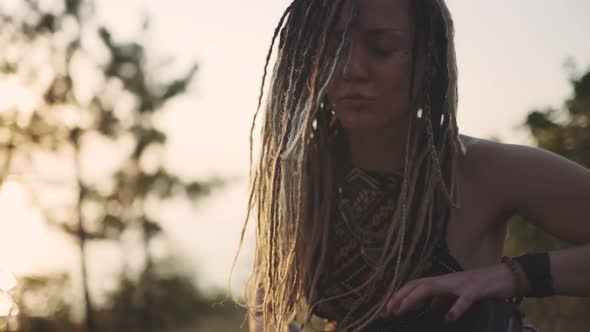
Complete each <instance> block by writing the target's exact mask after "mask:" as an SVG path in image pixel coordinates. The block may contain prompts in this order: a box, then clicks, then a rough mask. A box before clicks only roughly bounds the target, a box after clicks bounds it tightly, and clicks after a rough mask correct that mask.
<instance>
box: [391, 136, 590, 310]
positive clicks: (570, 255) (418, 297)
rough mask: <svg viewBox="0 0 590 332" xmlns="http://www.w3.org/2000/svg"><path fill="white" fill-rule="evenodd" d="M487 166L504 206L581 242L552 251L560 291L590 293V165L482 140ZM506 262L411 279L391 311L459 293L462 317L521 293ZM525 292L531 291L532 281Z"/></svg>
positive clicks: (490, 184)
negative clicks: (476, 306) (486, 302)
mask: <svg viewBox="0 0 590 332" xmlns="http://www.w3.org/2000/svg"><path fill="white" fill-rule="evenodd" d="M468 153H473V154H476V156H475V160H477V162H478V163H480V164H479V165H478V166H477V168H478V169H480V170H482V172H484V171H485V173H486V174H481V176H479V177H478V178H479V179H481V181H482V182H484V183H483V185H484V186H485V187H486V188H489V190H490V191H491V193H490V197H491V199H494V200H496V202H494V204H497V206H498V208H499V210H503V211H509V212H512V213H517V214H519V215H521V216H523V217H524V218H525V220H527V221H528V222H531V223H534V224H535V225H537V226H539V227H540V228H542V229H544V230H545V231H547V232H549V233H550V234H552V235H554V236H556V237H558V238H560V239H562V240H565V241H569V242H571V243H574V244H576V246H573V247H571V248H567V249H563V250H556V251H551V252H549V262H550V267H551V274H552V280H553V283H552V288H553V292H554V294H555V295H570V296H590V170H588V169H585V168H584V167H582V166H580V165H578V164H576V163H574V162H572V161H570V160H568V159H565V158H563V157H560V156H558V155H556V154H554V153H551V152H548V151H545V150H542V149H538V148H532V147H528V146H522V145H513V144H501V143H495V142H491V141H486V140H481V141H480V142H478V144H477V148H476V149H472V150H470V152H468ZM515 288H516V287H515V284H514V279H513V276H512V274H511V272H510V269H509V268H508V267H507V266H506V265H505V264H495V265H492V266H488V267H484V268H479V269H474V270H470V271H464V272H459V273H452V274H448V275H444V276H440V277H433V278H421V279H416V280H412V281H410V282H408V283H407V284H405V285H404V286H403V287H402V288H401V289H400V290H398V292H396V294H394V296H393V297H392V298H391V299H390V300H389V302H388V306H387V308H388V310H387V312H386V313H385V315H391V314H398V315H399V314H403V313H405V312H407V311H408V310H411V309H413V308H414V307H415V306H416V305H418V304H419V303H421V302H423V301H425V300H427V299H430V298H433V297H437V296H448V295H453V296H456V297H457V300H456V301H455V303H454V305H453V306H452V307H451V309H450V310H449V311H448V314H447V319H449V320H454V319H457V318H458V317H459V316H461V315H462V314H463V313H464V312H465V311H466V310H467V309H469V307H470V306H471V305H472V304H473V303H474V302H475V301H477V300H480V299H485V298H507V297H511V296H514V295H516V289H515ZM524 288H525V289H524V291H525V292H524V293H525V294H527V292H530V285H529V284H528V282H526V283H525V285H524Z"/></svg>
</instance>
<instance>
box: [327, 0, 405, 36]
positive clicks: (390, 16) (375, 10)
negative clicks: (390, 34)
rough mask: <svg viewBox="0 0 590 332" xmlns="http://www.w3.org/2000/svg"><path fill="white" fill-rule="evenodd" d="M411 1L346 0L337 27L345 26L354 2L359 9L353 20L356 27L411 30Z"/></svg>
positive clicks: (339, 28)
mask: <svg viewBox="0 0 590 332" xmlns="http://www.w3.org/2000/svg"><path fill="white" fill-rule="evenodd" d="M410 1H412V0H345V3H344V7H343V10H342V11H341V13H340V17H339V18H338V22H337V25H336V27H337V29H338V30H342V29H344V28H345V26H346V22H347V20H348V18H349V15H350V12H351V10H352V7H353V2H354V4H356V7H357V10H358V16H356V17H355V18H354V20H353V22H352V24H353V26H354V27H355V28H357V29H361V30H364V29H373V28H380V29H385V28H386V29H395V30H400V31H407V32H409V31H410V29H411V24H410Z"/></svg>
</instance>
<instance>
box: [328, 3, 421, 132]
mask: <svg viewBox="0 0 590 332" xmlns="http://www.w3.org/2000/svg"><path fill="white" fill-rule="evenodd" d="M352 1H354V0H349V1H347V2H346V3H345V5H344V8H343V10H342V12H341V13H340V15H339V17H338V21H337V25H336V31H335V32H336V34H337V35H338V34H342V33H344V30H345V29H346V25H347V22H348V20H349V18H350V17H351V16H350V15H351V13H352V12H351V10H354V9H356V11H355V12H354V13H355V15H354V16H353V18H352V21H351V22H350V24H351V25H350V30H349V39H348V41H349V43H348V47H347V48H346V50H345V52H344V53H343V54H342V58H341V60H340V62H339V64H338V69H337V71H336V73H335V76H334V78H333V80H332V82H331V84H330V87H329V89H328V99H329V102H330V104H331V105H332V109H333V110H334V113H335V115H336V118H337V119H338V120H339V121H340V123H341V124H342V125H343V126H344V127H345V128H350V129H353V128H356V129H371V128H373V129H376V128H383V127H389V126H391V125H392V124H394V123H397V122H399V121H401V120H402V119H404V118H405V116H406V115H407V114H408V113H409V108H410V100H409V91H410V84H411V75H412V61H413V56H412V49H413V43H414V24H413V19H412V16H413V15H412V12H413V10H412V6H411V1H412V0H358V1H357V2H356V8H355V5H354V4H353V2H352Z"/></svg>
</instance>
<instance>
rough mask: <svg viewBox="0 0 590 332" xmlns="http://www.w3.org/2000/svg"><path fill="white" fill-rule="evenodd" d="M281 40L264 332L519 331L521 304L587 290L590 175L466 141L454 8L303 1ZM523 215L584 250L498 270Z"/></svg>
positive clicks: (260, 176)
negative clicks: (308, 331) (321, 322)
mask: <svg viewBox="0 0 590 332" xmlns="http://www.w3.org/2000/svg"><path fill="white" fill-rule="evenodd" d="M275 38H278V39H279V42H278V53H277V60H276V64H275V66H274V71H273V73H272V79H271V85H270V90H269V95H268V102H267V105H266V107H265V114H264V119H263V125H262V151H261V154H260V157H259V158H260V159H259V161H258V163H257V165H256V168H255V170H254V172H253V173H252V172H251V174H252V177H253V182H252V193H251V197H250V204H249V209H248V212H249V213H248V214H250V212H251V210H255V213H256V221H257V224H256V234H257V239H256V252H257V255H256V259H255V269H254V271H253V275H252V278H251V282H250V283H249V288H248V289H249V290H250V293H249V294H250V296H249V297H248V299H249V300H253V299H254V298H256V299H257V300H258V301H256V303H257V305H256V306H252V307H251V308H250V309H251V311H252V313H253V316H252V319H251V329H252V330H256V329H258V330H264V331H285V330H287V326H288V325H289V323H291V322H292V321H293V319H294V318H295V316H296V314H297V313H301V312H303V316H302V317H303V322H306V323H307V325H308V326H309V321H310V320H309V318H310V317H311V316H312V315H316V316H319V317H322V318H325V319H327V320H329V321H331V322H332V324H331V325H332V326H333V327H335V328H336V329H337V330H338V331H402V330H403V331H443V330H444V331H447V330H448V331H464V330H470V331H476V330H477V331H485V329H488V330H494V331H498V330H499V329H498V328H497V327H494V326H502V330H503V331H508V330H511V331H515V330H516V329H519V327H518V323H519V321H518V318H519V316H518V313H519V312H518V310H517V304H518V303H519V300H518V299H519V298H520V297H521V296H522V295H525V296H536V297H540V296H549V295H553V294H561V295H576V296H584V295H589V294H590V283H589V282H588V280H590V245H589V244H588V243H589V242H590V227H588V226H590V223H589V222H590V218H589V217H588V215H589V214H590V208H589V207H588V204H587V201H588V199H589V197H590V171H588V170H586V169H584V168H582V167H580V166H578V165H577V164H575V163H573V162H570V161H568V160H566V159H563V158H561V157H558V156H556V155H554V154H552V153H549V152H546V151H544V150H540V149H535V148H530V147H525V146H519V145H510V144H500V143H496V142H492V141H487V140H483V139H478V138H475V137H468V136H465V135H461V134H459V131H458V128H457V122H456V106H457V94H456V84H457V72H456V68H455V58H454V56H455V55H454V44H453V25H452V21H451V17H450V14H449V12H448V10H447V8H446V6H445V4H444V2H443V1H442V0H333V1H321V0H295V1H293V3H292V4H291V5H290V6H289V8H288V9H287V10H286V12H285V14H284V16H283V18H282V19H281V22H280V23H279V26H278V27H277V29H276V32H275ZM275 38H273V44H274V43H275ZM272 49H273V46H271V52H270V53H272ZM270 53H269V57H268V58H267V63H268V59H270V55H271V54H270ZM265 73H266V71H265ZM265 75H266V74H265ZM262 90H264V80H263V89H262ZM261 98H262V96H261ZM254 121H256V117H255V120H254ZM253 128H254V124H253ZM516 213H518V214H520V215H522V216H524V217H525V218H526V219H527V220H529V221H531V222H534V223H535V224H537V225H538V226H540V227H542V228H544V229H545V230H547V231H549V232H550V233H552V234H554V235H556V236H558V237H559V238H562V239H565V240H568V241H571V242H573V243H577V244H580V245H579V246H576V247H573V248H570V249H567V250H561V251H555V252H549V253H538V254H530V255H525V256H521V257H518V258H515V259H514V260H512V259H508V258H502V261H501V257H502V248H503V241H504V238H505V234H506V226H507V221H508V219H509V218H510V217H511V216H512V215H514V214H516ZM247 219H248V218H247ZM244 227H246V225H245V226H244ZM583 243H586V244H584V245H582V244H583ZM574 269H575V270H576V273H575V274H572V273H570V271H572V270H574ZM252 294H256V296H253V295H252ZM250 303H252V302H250ZM493 313H496V314H494V315H495V317H496V318H493V319H491V320H490V321H488V322H484V320H486V319H489V317H491V316H492V314H493ZM477 324H483V325H479V326H478V325H477ZM494 324H497V325H494ZM510 324H513V326H512V327H511V326H510ZM476 326H477V327H476ZM291 328H293V325H291ZM484 328H485V329H484Z"/></svg>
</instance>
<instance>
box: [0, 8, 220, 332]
mask: <svg viewBox="0 0 590 332" xmlns="http://www.w3.org/2000/svg"><path fill="white" fill-rule="evenodd" d="M53 5H54V6H48V5H47V2H46V1H37V0H26V1H23V2H22V3H20V6H19V7H18V9H17V10H16V11H15V12H13V13H8V12H5V11H2V10H0V12H1V13H3V14H0V31H2V32H1V33H0V75H1V77H3V78H4V79H12V80H17V81H18V83H19V84H20V85H22V86H24V87H26V89H28V91H30V92H31V95H32V96H35V98H34V99H35V102H34V103H33V105H32V107H31V109H30V110H23V109H22V107H21V108H19V107H13V108H12V109H10V110H0V126H1V129H0V130H1V131H2V133H0V144H1V145H2V150H1V152H2V153H3V155H4V159H3V162H2V163H0V165H1V168H0V170H1V171H3V173H2V174H0V184H1V183H2V180H3V179H5V178H6V176H7V175H8V174H11V176H12V177H13V178H16V179H18V178H17V177H16V175H18V174H26V173H31V172H34V173H37V172H38V171H39V170H38V169H36V168H37V166H38V165H37V164H36V162H37V160H39V159H38V156H39V155H40V154H47V153H50V154H54V155H58V156H60V158H61V159H62V160H61V162H63V163H64V168H67V167H68V165H70V167H71V170H72V172H69V173H68V176H69V178H68V179H67V180H66V182H65V183H59V185H60V186H61V187H66V189H67V190H69V191H70V193H73V195H72V197H74V198H73V199H72V201H71V202H70V205H69V206H65V205H61V206H58V207H55V206H47V204H44V202H43V200H42V199H41V198H40V197H41V196H40V194H39V193H40V191H41V189H40V188H41V187H43V186H44V185H45V184H44V183H40V182H35V183H29V182H27V181H24V180H23V181H22V184H23V185H27V187H28V188H29V189H30V191H31V193H32V195H34V197H37V199H38V202H37V203H38V208H40V209H42V210H43V211H44V214H45V217H46V219H47V221H48V222H49V223H51V224H52V225H55V226H57V227H59V228H60V229H61V230H63V231H64V232H66V233H67V234H70V235H71V236H72V238H73V239H75V240H76V241H77V243H78V248H79V253H80V266H81V275H82V283H83V293H84V294H83V295H84V303H85V317H86V320H85V321H86V330H87V331H89V332H93V331H96V322H95V319H94V314H93V313H94V311H95V310H94V308H93V306H92V301H91V296H90V292H89V289H88V270H87V266H88V262H87V261H86V249H87V245H88V242H89V241H98V240H114V241H120V240H121V234H122V233H123V232H124V231H128V230H130V229H137V230H139V232H140V233H141V235H142V239H143V240H142V246H143V249H144V252H145V264H144V271H143V272H142V273H141V274H140V275H141V279H140V287H137V289H136V291H137V292H138V293H139V294H138V296H139V297H140V298H141V299H142V301H141V303H142V304H143V308H142V310H140V311H139V317H138V320H139V321H140V325H141V326H142V327H143V328H149V327H150V326H151V321H150V319H151V317H152V315H151V310H152V306H151V300H150V299H151V295H150V294H151V278H152V273H151V271H152V266H153V262H152V258H151V257H152V254H151V249H150V244H151V242H152V240H153V239H154V237H156V236H157V235H158V234H159V233H160V232H161V231H162V229H161V227H160V224H159V221H158V220H157V219H156V217H155V216H152V215H150V214H149V213H148V211H147V207H148V205H153V204H157V203H158V202H161V201H163V200H166V199H170V198H173V197H179V196H182V197H186V198H187V199H190V200H192V201H195V200H196V199H198V198H199V197H201V196H203V195H206V194H208V193H209V191H210V189H211V188H213V187H215V186H217V185H220V184H222V181H220V180H218V179H209V180H206V181H194V180H188V179H182V178H180V177H179V176H177V175H175V174H173V173H171V172H170V171H169V170H167V169H166V167H165V166H164V165H163V162H162V159H163V158H162V156H163V151H164V147H165V144H166V135H165V133H163V132H162V131H160V130H159V129H158V128H157V126H156V125H155V124H154V117H155V116H156V115H157V113H158V112H161V111H162V110H163V109H164V107H165V106H166V103H167V102H168V101H170V100H172V99H174V98H175V97H177V96H179V95H182V94H184V93H186V92H187V91H189V88H190V84H191V82H192V80H193V77H194V75H195V73H196V71H197V66H196V65H192V66H190V67H189V68H187V69H186V70H185V71H184V74H181V75H177V77H172V78H170V79H162V77H170V76H171V73H170V71H167V66H166V65H165V63H166V61H162V60H161V59H154V57H153V56H151V54H152V53H150V50H149V49H148V47H147V46H146V45H145V43H141V42H135V41H132V42H121V41H116V40H115V39H114V38H113V37H112V34H111V32H110V31H109V30H108V28H107V27H104V26H100V24H98V23H97V21H96V19H95V15H94V10H93V6H92V2H90V1H85V0H59V1H55V2H54V3H53ZM0 9H1V8H0ZM148 32H149V20H147V19H146V20H145V24H144V26H143V29H142V35H141V36H139V38H138V40H140V41H141V40H145V38H142V37H145V36H147V35H148ZM97 141H100V142H107V144H109V145H110V146H111V147H113V148H116V149H117V151H121V150H122V151H123V153H122V154H123V155H124V157H123V158H122V159H121V161H120V162H119V163H118V164H117V166H116V167H115V168H114V169H112V170H111V171H110V172H109V174H108V175H105V176H102V177H100V178H98V179H96V178H92V177H90V176H88V173H89V172H88V171H89V169H91V168H93V167H95V163H97V164H99V163H100V162H101V160H92V158H93V155H92V154H93V152H92V151H91V149H93V143H94V142H97ZM121 146H122V147H124V148H121ZM62 190H63V188H62Z"/></svg>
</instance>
